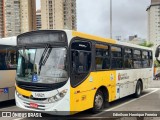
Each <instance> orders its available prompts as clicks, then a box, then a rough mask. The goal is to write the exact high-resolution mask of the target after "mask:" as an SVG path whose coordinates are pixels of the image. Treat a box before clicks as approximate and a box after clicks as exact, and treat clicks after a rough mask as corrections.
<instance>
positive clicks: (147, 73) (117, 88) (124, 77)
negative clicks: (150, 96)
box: [70, 68, 152, 112]
mask: <svg viewBox="0 0 160 120" xmlns="http://www.w3.org/2000/svg"><path fill="white" fill-rule="evenodd" d="M151 71H152V68H146V69H131V70H117V71H101V72H92V73H90V75H89V76H88V78H87V79H86V80H85V81H84V82H83V83H82V84H80V85H79V86H77V87H76V88H72V87H71V91H70V92H71V96H70V100H71V101H70V102H71V104H70V108H71V111H72V112H79V111H83V110H86V109H89V108H92V107H93V101H94V96H95V93H96V91H97V90H98V89H99V88H100V87H101V86H104V87H106V89H107V90H108V94H109V102H111V101H114V100H116V99H119V98H122V97H125V96H128V95H131V94H133V93H135V89H136V84H137V81H138V80H139V79H141V80H142V82H143V83H142V84H143V89H146V88H148V81H150V80H151V78H152V72H151Z"/></svg>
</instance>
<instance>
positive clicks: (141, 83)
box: [137, 78, 143, 90]
mask: <svg viewBox="0 0 160 120" xmlns="http://www.w3.org/2000/svg"><path fill="white" fill-rule="evenodd" d="M138 81H140V82H141V85H142V86H141V87H142V90H143V81H142V79H141V78H139V79H138ZM138 81H137V83H138Z"/></svg>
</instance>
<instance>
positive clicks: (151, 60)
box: [149, 52, 153, 67]
mask: <svg viewBox="0 0 160 120" xmlns="http://www.w3.org/2000/svg"><path fill="white" fill-rule="evenodd" d="M152 64H153V56H152V52H149V66H150V67H152Z"/></svg>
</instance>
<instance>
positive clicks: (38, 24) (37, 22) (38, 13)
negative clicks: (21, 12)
mask: <svg viewBox="0 0 160 120" xmlns="http://www.w3.org/2000/svg"><path fill="white" fill-rule="evenodd" d="M36 25H37V30H40V29H41V28H42V22H41V10H37V11H36Z"/></svg>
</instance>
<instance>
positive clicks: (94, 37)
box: [72, 31, 116, 44]
mask: <svg viewBox="0 0 160 120" xmlns="http://www.w3.org/2000/svg"><path fill="white" fill-rule="evenodd" d="M72 36H73V37H81V38H86V39H92V40H96V41H100V42H106V43H112V44H115V43H116V40H113V39H109V38H107V39H106V38H102V37H98V36H94V35H89V34H85V33H81V32H77V31H72Z"/></svg>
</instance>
